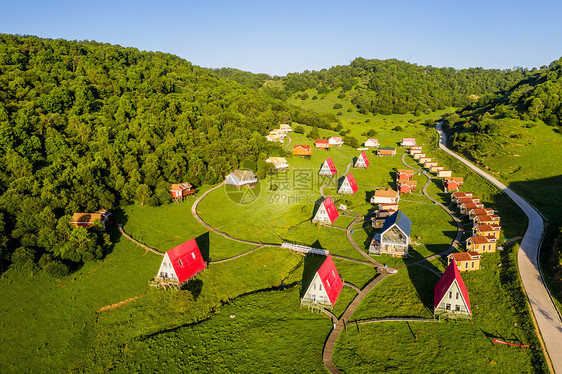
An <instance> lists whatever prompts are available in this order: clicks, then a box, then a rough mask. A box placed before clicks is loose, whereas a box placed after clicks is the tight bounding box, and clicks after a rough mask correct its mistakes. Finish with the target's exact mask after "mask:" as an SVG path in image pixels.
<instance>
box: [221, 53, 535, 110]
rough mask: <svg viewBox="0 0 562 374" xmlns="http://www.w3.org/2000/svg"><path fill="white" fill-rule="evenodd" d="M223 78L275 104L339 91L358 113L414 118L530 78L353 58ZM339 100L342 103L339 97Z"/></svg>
mask: <svg viewBox="0 0 562 374" xmlns="http://www.w3.org/2000/svg"><path fill="white" fill-rule="evenodd" d="M217 73H218V74H221V75H223V76H225V77H227V78H230V79H233V80H236V81H238V82H240V83H242V84H245V85H247V86H249V87H252V88H258V87H260V89H261V90H263V91H264V92H268V93H269V94H270V95H272V96H274V97H278V98H288V97H290V96H293V95H295V94H296V96H297V97H300V98H301V99H304V100H306V99H308V98H309V97H311V95H310V94H308V93H307V94H306V95H305V96H304V97H303V96H302V94H303V93H304V92H305V91H307V90H314V94H312V96H315V95H316V96H323V95H325V94H327V93H329V92H332V91H335V90H338V89H341V95H343V96H345V95H347V98H348V99H350V100H351V102H352V103H353V105H354V106H355V107H356V108H357V109H358V111H359V112H360V113H373V114H404V113H406V112H413V113H416V115H419V114H421V113H424V112H425V113H430V112H434V111H436V110H442V109H445V108H447V107H451V106H454V107H461V106H466V105H469V104H470V103H472V102H473V101H475V100H477V99H478V98H479V97H480V96H484V95H488V94H493V93H496V92H498V91H504V90H507V89H509V88H510V87H512V86H513V85H515V84H516V83H517V82H519V81H520V80H522V79H524V78H526V77H527V76H528V74H529V72H528V71H527V70H524V69H513V70H498V69H482V68H470V69H461V70H457V69H453V68H436V67H432V66H420V65H416V64H410V63H407V62H404V61H398V60H394V59H391V60H367V59H364V58H357V59H355V60H353V61H352V62H351V63H350V64H349V65H345V66H334V67H332V68H329V69H323V70H320V71H305V72H303V73H290V74H287V75H286V76H285V77H267V76H266V75H264V74H260V75H253V74H251V73H247V72H242V71H239V70H236V69H220V70H217ZM342 98H343V97H342Z"/></svg>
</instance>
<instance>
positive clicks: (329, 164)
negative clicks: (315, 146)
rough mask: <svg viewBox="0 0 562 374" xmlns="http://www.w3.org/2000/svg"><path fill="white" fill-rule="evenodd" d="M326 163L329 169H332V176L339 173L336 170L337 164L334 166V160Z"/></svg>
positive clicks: (330, 159) (329, 159)
mask: <svg viewBox="0 0 562 374" xmlns="http://www.w3.org/2000/svg"><path fill="white" fill-rule="evenodd" d="M324 163H325V164H326V165H328V167H329V168H330V171H331V172H332V175H334V174H336V173H337V172H338V171H337V169H336V164H334V160H332V158H331V157H330V158H327V159H326V161H324Z"/></svg>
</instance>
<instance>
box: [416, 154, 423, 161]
mask: <svg viewBox="0 0 562 374" xmlns="http://www.w3.org/2000/svg"><path fill="white" fill-rule="evenodd" d="M422 157H425V153H414V160H416V161H419V160H420V158H422Z"/></svg>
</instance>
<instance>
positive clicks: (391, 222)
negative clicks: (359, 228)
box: [369, 210, 412, 257]
mask: <svg viewBox="0 0 562 374" xmlns="http://www.w3.org/2000/svg"><path fill="white" fill-rule="evenodd" d="M411 229H412V221H410V219H409V218H408V217H407V216H406V215H405V214H404V213H403V212H401V211H400V210H398V211H396V212H395V213H394V214H393V215H391V216H390V217H388V218H387V219H386V221H385V222H384V226H383V228H382V231H381V232H380V233H377V234H375V236H374V237H373V240H372V242H371V245H370V246H369V253H374V254H382V253H386V254H391V255H393V256H394V257H406V256H407V255H408V249H409V247H410V231H411Z"/></svg>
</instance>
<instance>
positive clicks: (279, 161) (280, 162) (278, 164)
mask: <svg viewBox="0 0 562 374" xmlns="http://www.w3.org/2000/svg"><path fill="white" fill-rule="evenodd" d="M265 162H267V163H269V164H273V166H275V169H276V170H286V169H288V168H289V164H288V163H287V160H286V159H285V157H269V158H268V159H267V160H265Z"/></svg>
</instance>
